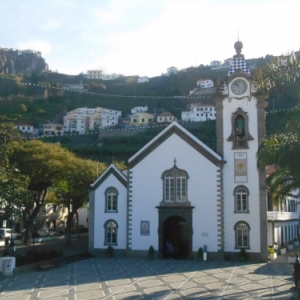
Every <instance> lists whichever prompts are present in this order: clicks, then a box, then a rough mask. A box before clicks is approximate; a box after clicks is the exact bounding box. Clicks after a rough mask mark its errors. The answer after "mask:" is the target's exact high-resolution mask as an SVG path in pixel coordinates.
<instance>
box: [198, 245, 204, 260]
mask: <svg viewBox="0 0 300 300" xmlns="http://www.w3.org/2000/svg"><path fill="white" fill-rule="evenodd" d="M197 257H198V259H199V260H203V249H202V247H200V248H199V249H198V253H197Z"/></svg>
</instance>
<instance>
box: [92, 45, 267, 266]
mask: <svg viewBox="0 0 300 300" xmlns="http://www.w3.org/2000/svg"><path fill="white" fill-rule="evenodd" d="M234 46H235V49H236V55H234V57H233V64H232V66H231V67H230V69H229V72H228V77H227V80H226V84H225V85H224V86H223V90H222V92H220V93H219V94H216V96H215V105H216V119H217V151H216V152H215V151H213V150H212V149H210V148H209V147H208V146H206V145H205V144H204V143H202V142H201V141H200V140H199V139H197V138H196V137H195V136H193V135H192V134H191V133H190V132H189V131H188V130H186V129H185V128H184V127H182V126H181V125H180V124H178V123H177V122H172V123H171V124H170V125H169V126H168V127H166V128H165V129H164V130H162V131H161V132H160V133H159V134H158V135H157V136H156V137H155V138H153V139H152V140H151V141H150V142H149V143H148V144H146V145H145V146H144V147H143V148H142V149H140V150H139V151H138V152H137V153H136V154H135V155H133V156H132V157H131V158H130V159H129V160H128V162H127V166H128V168H127V169H126V170H125V171H120V170H119V169H118V168H117V167H116V166H115V165H114V164H112V165H110V166H109V167H108V168H107V169H106V171H105V172H104V173H103V174H101V176H100V177H99V178H97V180H96V181H95V182H94V183H93V184H92V185H91V189H90V203H89V208H90V209H89V251H90V252H91V253H93V254H95V255H97V254H99V255H101V254H103V253H105V250H106V249H107V247H108V246H112V247H113V248H114V250H115V253H116V255H126V256H144V257H146V256H147V254H148V249H149V247H150V246H153V247H154V249H155V251H156V254H157V256H158V257H161V258H163V257H165V256H166V247H165V246H166V243H167V241H168V242H171V243H172V244H173V245H174V247H175V258H179V259H192V258H193V257H195V255H196V253H197V251H198V249H199V248H200V247H202V248H205V249H207V259H236V258H237V256H238V255H239V253H240V251H241V249H242V248H244V249H246V253H247V255H248V256H249V258H250V259H253V260H256V261H267V259H268V243H267V201H266V187H265V172H264V171H261V170H259V169H257V161H256V154H257V150H258V147H259V145H260V143H261V142H262V139H263V137H264V124H265V119H264V118H265V114H264V101H263V99H259V98H258V97H255V92H256V90H255V88H254V84H253V83H252V78H251V74H250V70H249V68H248V67H247V65H246V61H245V59H244V56H243V55H242V54H241V49H242V43H241V42H239V41H238V42H236V43H235V45H234Z"/></svg>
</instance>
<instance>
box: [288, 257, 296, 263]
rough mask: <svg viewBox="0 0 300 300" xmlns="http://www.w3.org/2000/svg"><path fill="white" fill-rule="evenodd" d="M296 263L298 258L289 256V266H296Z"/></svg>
mask: <svg viewBox="0 0 300 300" xmlns="http://www.w3.org/2000/svg"><path fill="white" fill-rule="evenodd" d="M295 262H296V256H288V264H294V263H295Z"/></svg>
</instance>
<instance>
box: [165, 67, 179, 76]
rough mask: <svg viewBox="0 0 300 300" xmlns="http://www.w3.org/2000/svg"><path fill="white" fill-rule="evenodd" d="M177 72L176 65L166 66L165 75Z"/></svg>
mask: <svg viewBox="0 0 300 300" xmlns="http://www.w3.org/2000/svg"><path fill="white" fill-rule="evenodd" d="M177 73H178V69H177V68H176V67H170V68H167V74H166V76H170V75H172V74H177Z"/></svg>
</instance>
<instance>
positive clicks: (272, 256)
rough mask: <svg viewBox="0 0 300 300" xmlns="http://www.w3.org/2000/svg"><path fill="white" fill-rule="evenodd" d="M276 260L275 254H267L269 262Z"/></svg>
mask: <svg viewBox="0 0 300 300" xmlns="http://www.w3.org/2000/svg"><path fill="white" fill-rule="evenodd" d="M275 259H277V254H276V253H273V254H269V260H275Z"/></svg>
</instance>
